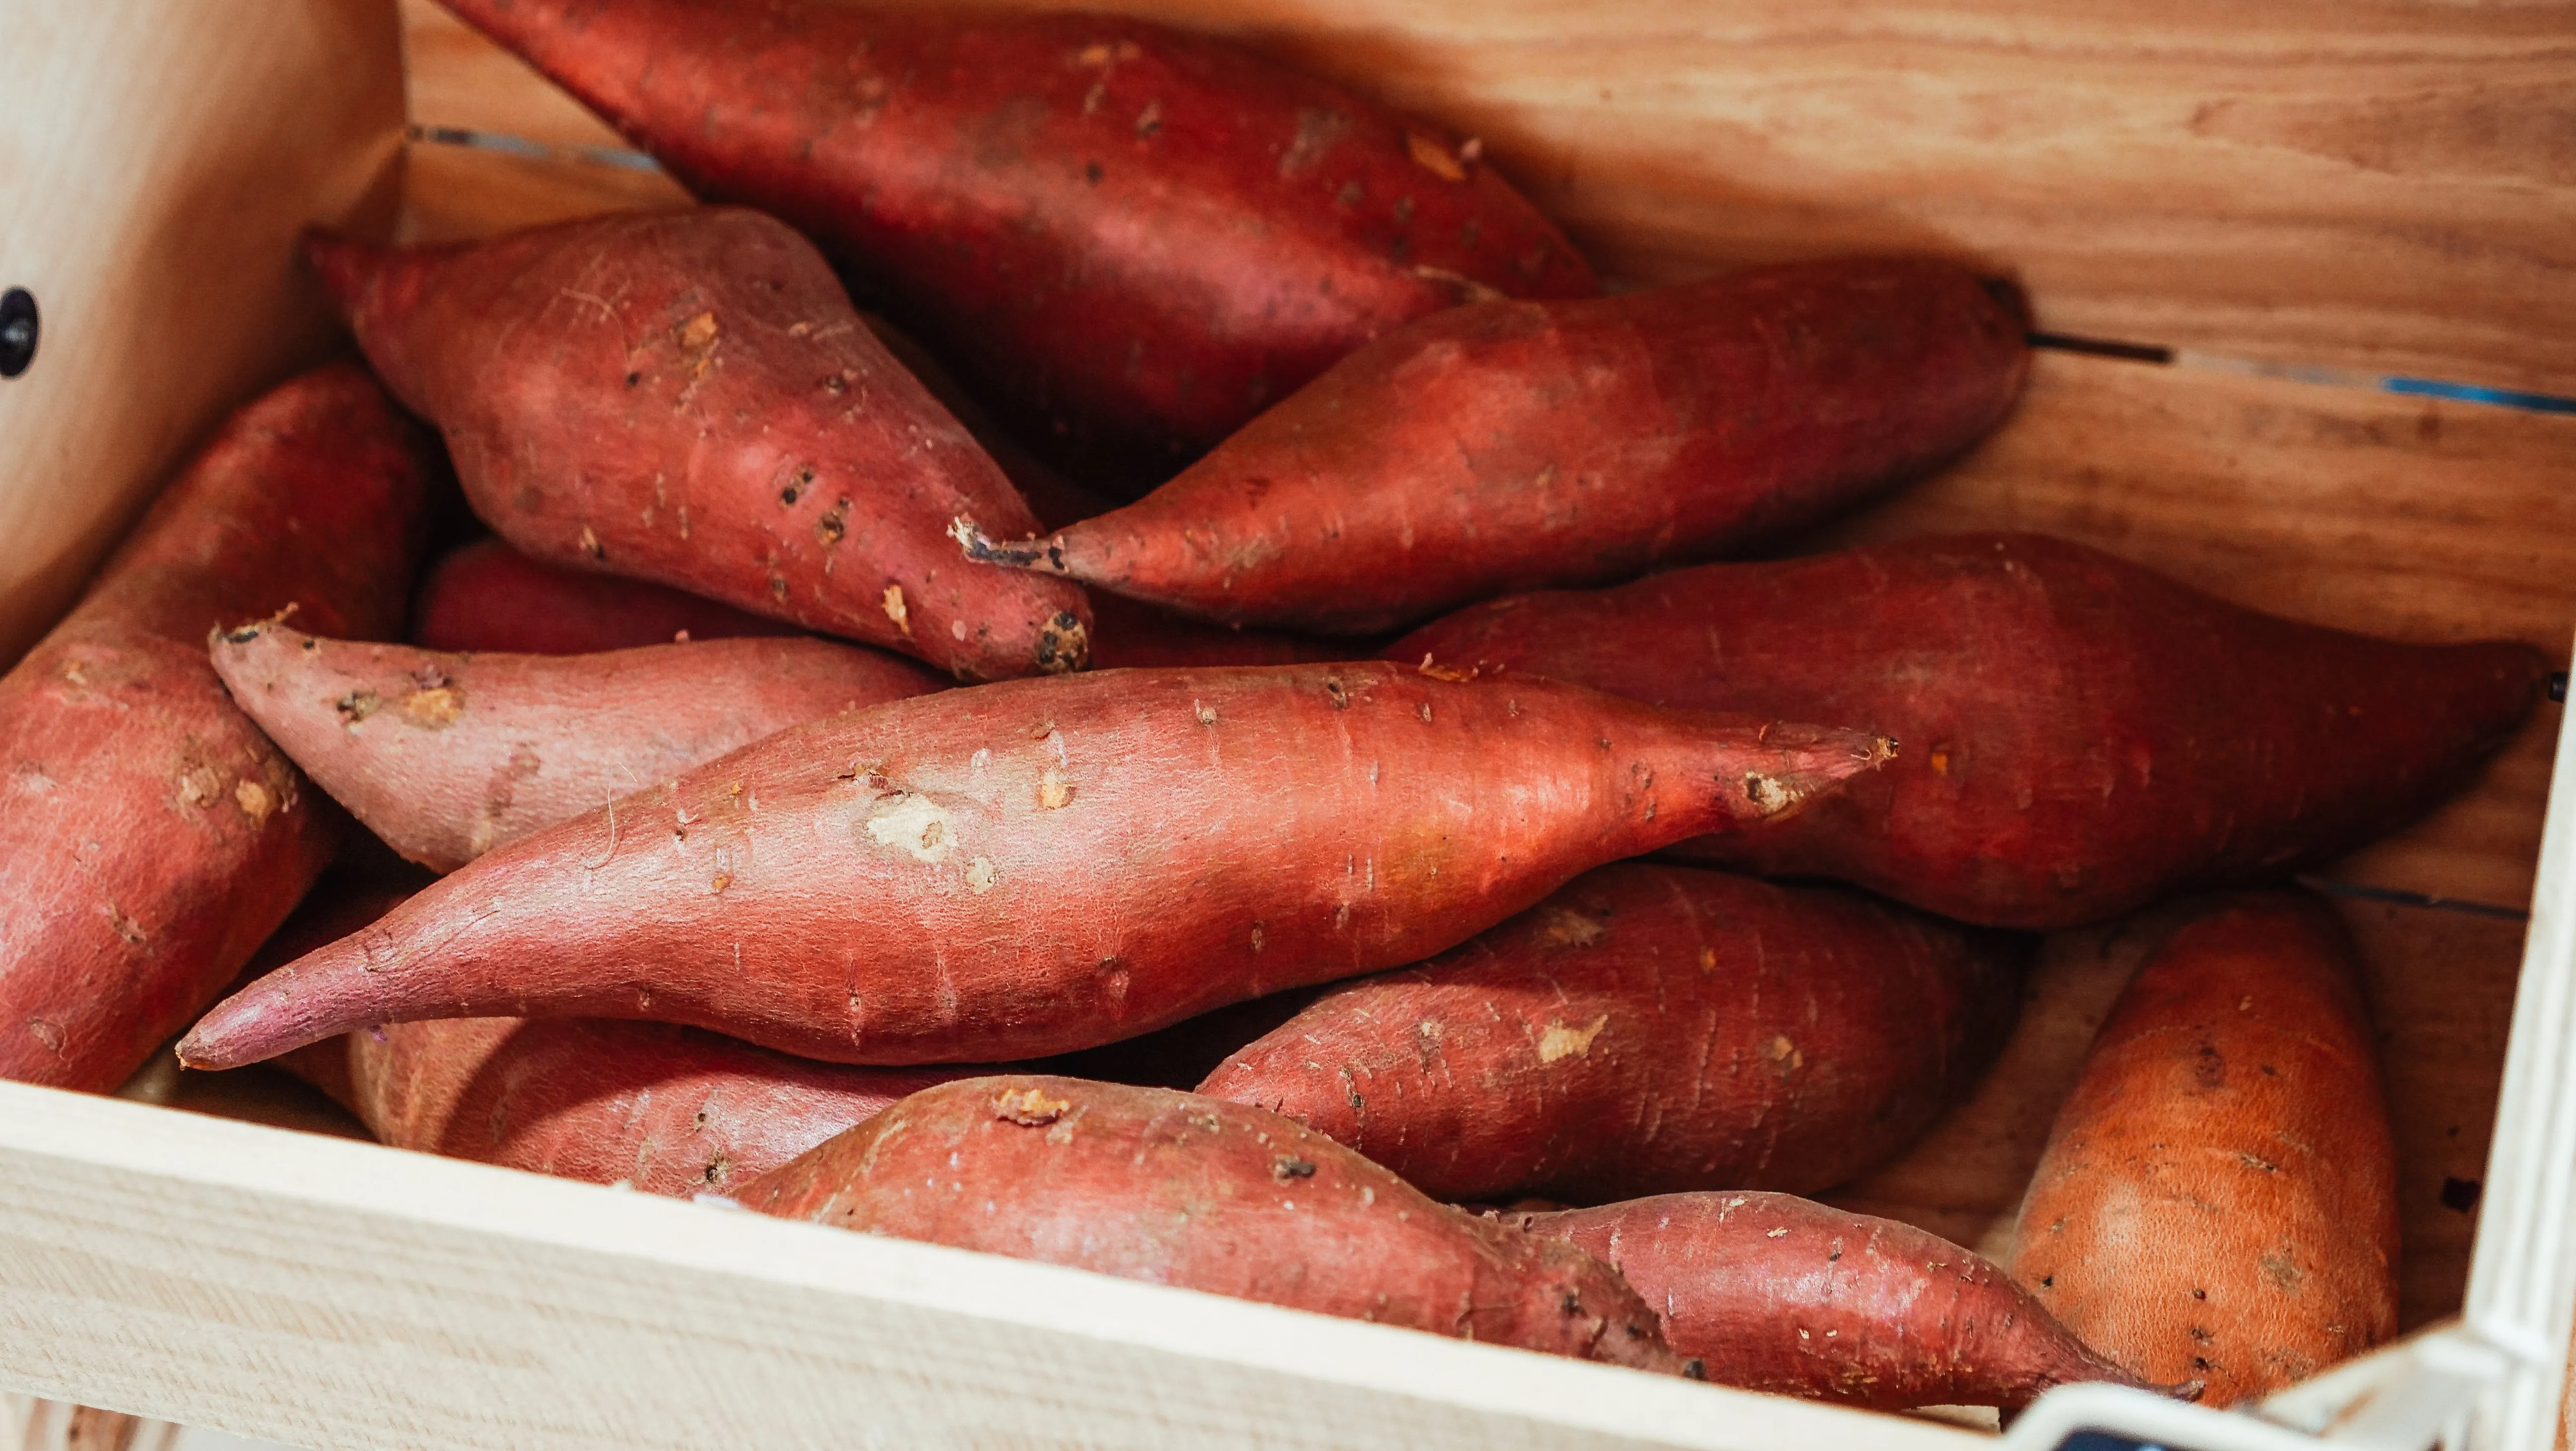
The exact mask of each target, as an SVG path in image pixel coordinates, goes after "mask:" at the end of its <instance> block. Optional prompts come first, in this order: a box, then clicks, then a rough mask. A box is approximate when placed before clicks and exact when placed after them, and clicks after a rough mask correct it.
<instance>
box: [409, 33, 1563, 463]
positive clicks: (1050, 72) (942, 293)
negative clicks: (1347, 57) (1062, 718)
mask: <svg viewBox="0 0 2576 1451" xmlns="http://www.w3.org/2000/svg"><path fill="white" fill-rule="evenodd" d="M447 3H448V8H449V9H451V10H453V11H455V12H456V13H457V15H459V16H460V17H462V18H463V19H464V20H465V21H466V22H467V23H468V24H471V25H473V26H475V27H476V28H477V29H479V30H481V31H483V32H484V33H485V34H486V35H489V36H491V37H492V38H493V39H495V40H497V41H499V42H500V43H502V44H503V45H506V46H508V47H510V48H511V49H512V50H515V51H517V52H518V53H519V54H520V55H522V56H525V57H527V58H528V59H529V60H530V61H532V62H534V63H535V64H536V66H537V67H538V68H539V69H541V70H543V71H544V72H545V73H546V74H547V75H549V76H551V77H553V78H554V79H555V80H556V81H557V82H558V83H560V84H561V85H562V86H564V88H565V89H567V90H569V91H571V92H572V93H573V94H574V95H576V96H578V97H580V98H581V100H582V101H583V102H584V103H586V104H587V105H589V106H590V107H591V109H593V110H595V111H597V112H598V113H599V114H600V115H602V116H604V117H607V118H608V119H609V121H610V122H611V123H613V124H614V125H616V126H617V127H618V129H620V130H622V131H624V132H625V133H626V134H627V135H628V136H629V137H631V138H633V139H634V141H635V142H636V144H638V145H640V146H642V147H643V148H645V149H646V150H648V151H650V152H652V153H653V154H654V156H655V157H657V158H658V159H659V160H660V161H661V162H662V163H663V164H664V165H666V166H668V167H670V168H671V170H672V172H673V173H674V174H675V175H677V176H678V177H679V178H680V179H681V180H682V181H683V182H684V183H686V184H687V185H688V187H689V189H690V191H691V192H692V193H693V194H695V195H697V196H700V197H705V198H708V199H711V200H717V201H735V202H743V203H747V204H749V205H752V206H757V207H759V208H761V209H762V210H764V211H767V212H771V213H773V214H775V215H777V216H780V217H783V218H785V219H786V220H787V221H789V222H790V223H793V224H794V225H795V226H797V227H799V228H801V229H803V230H804V231H805V232H807V233H808V234H809V235H811V236H813V237H814V238H816V239H817V240H818V241H820V242H821V243H822V244H823V246H824V248H825V250H827V251H830V252H832V253H833V254H834V255H835V256H836V258H837V259H838V260H840V261H841V262H843V263H844V264H846V265H847V266H848V267H849V268H851V270H852V271H853V272H854V273H855V274H856V276H857V277H858V278H859V279H860V280H861V281H862V282H863V283H864V282H866V281H867V280H869V279H881V280H882V282H883V283H884V287H883V299H882V300H883V302H884V304H885V305H886V306H887V307H888V308H889V309H890V310H892V311H894V312H895V313H896V314H897V317H898V320H899V321H901V322H903V323H904V324H905V325H907V326H910V327H914V328H916V329H918V330H919V331H920V333H921V335H922V336H923V338H924V339H925V340H926V341H928V342H929V343H930V344H931V345H932V346H933V347H934V348H936V349H937V350H939V351H940V352H941V353H942V355H944V356H946V357H949V358H952V359H954V360H955V361H956V362H957V363H958V364H959V366H960V367H961V369H963V370H964V371H965V372H966V373H967V374H968V375H969V376H970V378H971V379H972V380H973V381H975V382H977V383H978V384H980V385H982V386H984V387H986V388H988V389H990V390H992V393H993V396H994V398H995V399H996V401H997V402H1006V403H1008V404H1010V405H1012V407H1013V409H1014V411H1015V412H1016V414H1017V416H1018V420H1019V421H1020V422H1022V423H1024V424H1029V425H1034V426H1035V431H1036V432H1038V433H1041V434H1043V435H1046V436H1048V437H1051V438H1053V439H1054V440H1056V441H1057V442H1058V443H1059V444H1073V445H1082V444H1084V443H1086V442H1096V443H1098V444H1101V445H1104V446H1111V447H1114V448H1115V449H1116V451H1118V452H1121V453H1124V454H1126V455H1128V456H1130V457H1133V456H1136V455H1143V456H1145V457H1146V458H1148V459H1150V460H1151V461H1152V462H1156V463H1164V464H1168V463H1169V462H1171V461H1173V460H1175V459H1176V457H1178V456H1183V455H1186V454H1187V453H1189V452H1192V451H1195V450H1197V449H1200V448H1204V447H1205V446H1207V445H1208V444H1211V443H1214V442H1216V441H1217V440H1218V439H1220V438H1223V437H1224V436H1225V435H1227V434H1228V433H1231V432H1233V431H1234V430H1235V429H1236V428H1238V427H1240V426H1241V425H1242V424H1243V423H1244V422H1245V421H1246V420H1247V419H1250V418H1251V417H1252V416H1253V415H1254V414H1256V413H1258V412H1260V411H1261V409H1262V408H1263V407H1265V406H1266V405H1268V404H1269V403H1271V402H1273V401H1275V400H1277V399H1279V398H1282V397H1285V396H1287V394H1288V393H1290V392H1291V391H1293V390H1294V389H1296V388H1297V387H1298V386H1299V385H1300V384H1302V383H1304V382H1305V381H1306V380H1307V379H1309V378H1311V377H1313V376H1314V375H1315V374H1316V373H1318V372H1320V371H1322V370H1323V369H1324V368H1325V367H1327V366H1329V365H1330V364H1331V363H1332V362H1333V361H1334V360H1336V359H1338V358H1340V357H1341V356H1342V355H1343V354H1345V353H1347V352H1349V351H1350V350H1351V349H1353V348H1355V347H1357V346H1359V345H1360V344H1362V343H1364V342H1366V341H1368V340H1369V339H1370V338H1372V337H1374V336H1376V335H1377V334H1378V333H1379V332H1381V331H1383V330H1385V329H1387V328H1389V327H1392V326H1394V325H1396V324H1398V323H1401V322H1403V321H1405V320H1406V319H1408V318H1413V317H1418V316H1421V315H1422V314H1424V313H1427V312H1431V311H1434V310H1436V309H1438V308H1442V307H1447V306H1450V305H1451V304H1453V303H1456V302H1458V301H1460V300H1461V299H1463V298H1466V297H1469V296H1475V295H1481V294H1483V293H1485V292H1487V291H1498V292H1502V293H1506V294H1510V295H1514V296H1532V297H1561V296H1579V295H1585V294H1589V293H1590V292H1591V291H1592V290H1593V281H1592V274H1591V271H1590V269H1589V268H1587V267H1586V266H1585V265H1584V262H1583V260H1582V259H1581V258H1580V257H1578V256H1576V255H1575V253H1574V251H1573V249H1572V248H1570V247H1568V246H1567V245H1566V243H1565V239H1564V238H1563V237H1562V236H1561V235H1560V234H1559V233H1558V232H1557V230H1556V228H1555V227H1554V226H1552V225H1550V224H1549V223H1548V221H1547V220H1546V219H1545V218H1544V217H1542V216H1540V215H1539V213H1538V211H1537V210H1536V209H1535V208H1533V207H1532V206H1531V205H1530V204H1529V203H1528V202H1527V201H1525V200H1524V199H1522V197H1521V196H1520V195H1519V194H1518V193H1516V192H1515V191H1513V190H1512V188H1511V187H1510V186H1509V185H1508V184H1507V183H1505V182H1504V181H1503V179H1502V178H1501V177H1500V176H1499V175H1497V174H1496V173H1495V171H1494V169H1493V168H1492V167H1491V166H1490V165H1487V164H1486V163H1485V162H1484V160H1483V159H1482V157H1481V155H1480V154H1479V150H1480V148H1478V147H1476V146H1475V145H1474V144H1472V143H1470V144H1467V145H1463V146H1462V145H1460V144H1459V143H1458V142H1457V141H1456V140H1455V139H1453V138H1452V137H1451V136H1450V135H1448V134H1447V133H1446V132H1444V131H1442V130H1440V129H1439V128H1436V127H1433V126H1430V125H1426V124H1424V123H1421V122H1418V121H1413V120H1409V119H1406V118H1404V117H1401V116H1397V115H1394V114H1391V113H1389V112H1388V111H1386V110H1385V109H1383V108H1381V107H1378V106H1375V105H1372V104H1370V103H1368V102H1366V101H1363V100H1361V99H1360V98H1358V97H1356V96H1353V95H1351V94H1349V93H1348V92H1345V91H1343V90H1341V89H1339V88H1337V87H1334V86H1331V85H1327V84H1325V83H1323V82H1321V81H1318V80H1315V79H1312V78H1310V77H1307V76H1303V75H1300V74H1298V73H1297V72H1295V71H1293V70H1290V69H1288V68H1286V67H1284V66H1281V65H1278V64H1275V63H1273V62H1270V61H1267V60H1264V59H1262V58H1261V57H1259V56H1256V55H1253V54H1251V53H1250V52H1248V51H1245V50H1244V49H1242V48H1241V47H1239V46H1236V45H1233V44H1230V43H1228V42H1225V41H1221V40H1217V39H1214V38H1211V37H1204V36H1196V35H1190V34H1186V33H1184V32H1180V31H1175V30H1171V29H1167V28H1165V27H1162V26H1158V25H1153V24H1149V23H1147V22H1144V21H1139V20H1130V19H1124V18H1119V17H1114V16H1108V15H1082V14H1062V15H1001V14H994V13H989V12H987V13H982V14H968V13H962V12H955V13H952V12H944V11H939V10H911V11H903V10H891V9H882V8H870V7H861V6H849V5H839V4H827V3H811V0H805V3H799V0H781V3H771V4H766V5H761V6H756V7H744V6H740V5H732V4H725V3H722V0H447ZM681 58H685V62H684V63H683V62H682V59H681ZM1086 451H1091V450H1086Z"/></svg>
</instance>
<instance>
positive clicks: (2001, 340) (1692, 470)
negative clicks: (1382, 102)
mask: <svg viewBox="0 0 2576 1451" xmlns="http://www.w3.org/2000/svg"><path fill="white" fill-rule="evenodd" d="M2024 325H2025V321H2024V318H2023V315H2022V312H2021V310H2020V306H2019V302H2018V298H2017V296H2015V295H2014V294H2012V293H2010V292H2009V291H2008V290H2006V289H2004V288H2002V287H2001V286H2000V285H1998V284H1989V283H1986V282H1983V281H1981V280H1980V279H1979V278H1978V277H1977V276H1976V274H1974V273H1972V272H1969V271H1967V270H1966V269H1964V268H1961V267H1958V266H1956V265H1954V264H1952V263H1948V262H1942V261H1937V260H1933V259H1929V258H1862V259H1853V260H1847V261H1837V262H1806V263H1798V264H1794V265H1789V266H1781V267H1767V268H1759V269H1755V270H1752V271H1747V272H1740V273H1736V274H1734V275H1732V276H1728V277H1721V278H1718V279H1716V280H1714V281H1710V282H1701V283H1694V284H1691V285H1689V286H1684V287H1668V288H1662V289H1659V290H1656V291H1652V292H1640V293H1633V294H1630V295H1628V296H1625V297H1613V298H1604V299H1598V300H1590V301H1579V302H1550V303H1538V302H1508V301H1498V302H1486V303H1480V304H1477V305H1474V306H1471V307H1462V308H1458V309H1455V310H1453V311H1450V312H1446V313H1442V314H1439V315H1438V316H1435V317H1429V318H1424V319H1422V320H1421V321H1419V322H1416V323H1413V324H1411V325H1409V326H1407V327H1405V328H1403V329H1401V330H1400V331H1397V332H1393V333H1390V334H1388V335H1387V336H1386V337H1384V338H1381V339H1379V340H1378V341H1377V342H1375V343H1372V344H1370V345H1369V346H1368V347H1366V348H1363V349H1361V350H1360V351H1359V352H1357V353H1354V354H1352V355H1351V356H1350V357H1348V358H1346V359H1344V360H1343V361H1342V362H1340V363H1338V364H1336V365H1335V366H1334V367H1333V368H1332V370H1331V371H1330V372H1327V373H1325V374H1324V375H1323V376H1322V377H1320V378H1318V379H1316V380H1315V381H1314V382H1312V383H1310V384H1308V385H1307V386H1306V387H1305V388H1303V389H1301V390H1299V391H1298V392H1297V393H1295V394H1294V395H1292V396H1290V397H1289V398H1288V399H1287V400H1286V401H1284V402H1282V403H1281V404H1280V405H1279V406H1278V407H1276V408H1273V409H1271V410H1270V411H1269V412H1268V413H1265V414H1263V415H1262V416H1261V417H1260V418H1258V419H1256V420H1255V421H1254V422H1252V423H1251V424H1250V425H1248V426H1247V427H1245V428H1244V429H1243V431H1242V432H1240V433H1237V434H1235V435H1234V436H1233V437H1231V438H1229V439H1227V440H1226V441H1225V442H1224V443H1223V444H1221V445H1219V446H1218V447H1217V449H1216V450H1215V451H1214V452H1212V453H1210V454H1209V455H1208V456H1207V457H1206V458H1204V459H1201V460H1200V461H1199V462H1198V463H1196V464H1194V465H1192V466H1191V467H1190V468H1189V469H1188V470H1187V471H1186V472H1184V473H1183V474H1181V476H1180V477H1178V478H1176V479H1174V480H1172V481H1171V482H1170V483H1168V484H1165V485H1164V486H1163V487H1161V488H1159V489H1157V490H1155V491H1154V492H1153V493H1151V494H1149V495H1147V496H1146V497H1145V498H1144V499H1143V500H1142V501H1140V502H1138V503H1136V504H1133V505H1130V506H1129V507H1127V508H1124V509H1120V510H1117V511H1115V512H1113V513H1109V514H1103V515H1101V516H1099V517H1097V518H1093V519H1086V520H1083V521H1081V522H1079V523H1076V524H1072V525H1070V526H1067V527H1065V528H1062V529H1058V530H1056V531H1055V532H1053V533H1052V534H1049V535H1047V536H1046V537H1044V538H1041V539H1034V540H1030V541H1027V542H1026V543H1024V544H1001V545H997V544H994V543H993V542H992V541H994V540H1000V539H1004V538H1006V537H1007V536H1006V535H1004V534H1003V533H1002V532H1001V531H999V530H996V529H993V528H991V527H990V526H989V525H985V524H984V521H982V520H980V519H978V520H971V521H967V522H966V523H963V524H961V526H960V528H959V531H958V534H959V538H960V540H961V542H962V543H964V544H965V546H966V549H967V553H968V556H969V557H970V558H977V559H986V558H989V559H995V560H1002V561H1007V562H1012V563H1018V564H1022V565H1025V566H1027V567H1029V568H1032V569H1038V570H1044V571H1049V572H1053V573H1058V574H1063V575H1068V576H1070V577H1072V578H1074V579H1078V580H1080V581H1082V582H1083V583H1084V584H1087V585H1092V586H1095V587H1097V588H1100V589H1104V590H1109V591H1112V592H1115V593H1118V594H1123V595H1131V596H1133V597H1135V598H1137V599H1141V600H1146V601H1149V602H1151V603H1154V604H1158V605H1162V606H1165V607H1167V608H1171V609H1176V610H1181V611H1184V612H1187V613H1189V614H1193V615H1197V616H1199V617H1202V618H1205V619H1210V620H1217V621H1222V622H1224V623H1226V624H1234V625H1271V626H1282V627H1288V628H1295V629H1304V630H1320V631H1327V632H1337V633H1345V634H1367V633H1371V632H1374V631H1380V630H1391V629H1400V628H1402V627H1404V626H1406V625H1410V624H1414V623H1417V622H1419V621H1421V620H1424V619H1427V618H1429V617H1430V616H1432V615H1434V614H1437V613H1439V612H1440V611H1442V610H1446V609H1451V608H1454V607H1455V606H1458V605H1462V604H1465V603H1467V602H1469V601H1471V600H1479V599H1484V598H1487V597H1489V596H1492V595H1495V594H1498V593H1500V592H1502V591H1504V590H1513V589H1534V588H1538V587H1541V586H1546V585H1566V584H1602V583H1607V582H1610V581H1613V580H1620V579H1626V578H1629V577H1631V576H1633V575H1636V574H1638V573H1639V572H1641V571H1643V570H1645V569H1648V568H1651V567H1653V566H1656V565H1659V564H1670V563H1675V562H1680V561H1687V560H1693V559H1706V558H1708V557H1710V556H1712V555H1715V554H1719V553H1722V552H1726V551H1730V550H1735V549H1740V548H1743V547H1746V546H1748V545H1752V544H1757V543H1761V542H1763V541H1766V540H1771V539H1776V538H1779V537H1781V536H1782V535H1784V534H1785V533H1787V532H1788V531H1791V530H1794V529H1797V528H1799V527H1801V526H1804V525H1807V524H1810V523H1813V522H1815V521H1816V520H1818V519H1820V518H1823V517H1824V516H1826V515H1828V514H1830V513H1832V512H1834V511H1835V510H1837V509H1840V508H1843V507H1846V506H1848V505H1850V504H1852V503H1854V502H1856V501H1858V500H1860V499H1863V498H1866V497H1868V496H1870V495H1871V494H1874V493H1877V492H1879V491H1882V490H1884V489H1886V488H1888V487H1890V486H1892V485H1894V484H1896V483H1898V482H1900V481H1902V480H1904V479H1907V478H1909V477H1911V476H1913V475H1915V474H1918V473H1920V472H1922V471H1923V470H1925V469H1928V468H1930V467H1932V466H1933V465H1935V464H1938V463H1940V462H1942V461H1944V460H1946V459H1948V458H1950V457H1951V456H1952V455H1954V454H1956V453H1958V452H1960V451H1961V450H1962V449H1965V448H1966V447H1967V446H1968V445H1969V444H1971V443H1974V442H1975V441H1976V440H1977V439H1978V438H1980V437H1981V436H1983V435H1984V434H1985V432H1986V431H1987V430H1988V429H1991V428H1993V427H1994V426H1995V424H1996V423H1998V422H2000V421H2001V420H2002V419H2003V416H2004V414H2005V413H2006V412H2007V411H2008V410H2009V409H2010V408H2011V407H2012V403H2013V399H2014V398H2015V397H2016V396H2017V395H2018V394H2019V392H2020V391H2021V380H2022V373H2023V369H2024V367H2025V365H2026V363H2027V361H2028V351H2027V349H2026V348H2025V347H2024V345H2023V342H2022V329H2023V327H2024ZM974 526H980V527H974Z"/></svg>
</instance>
